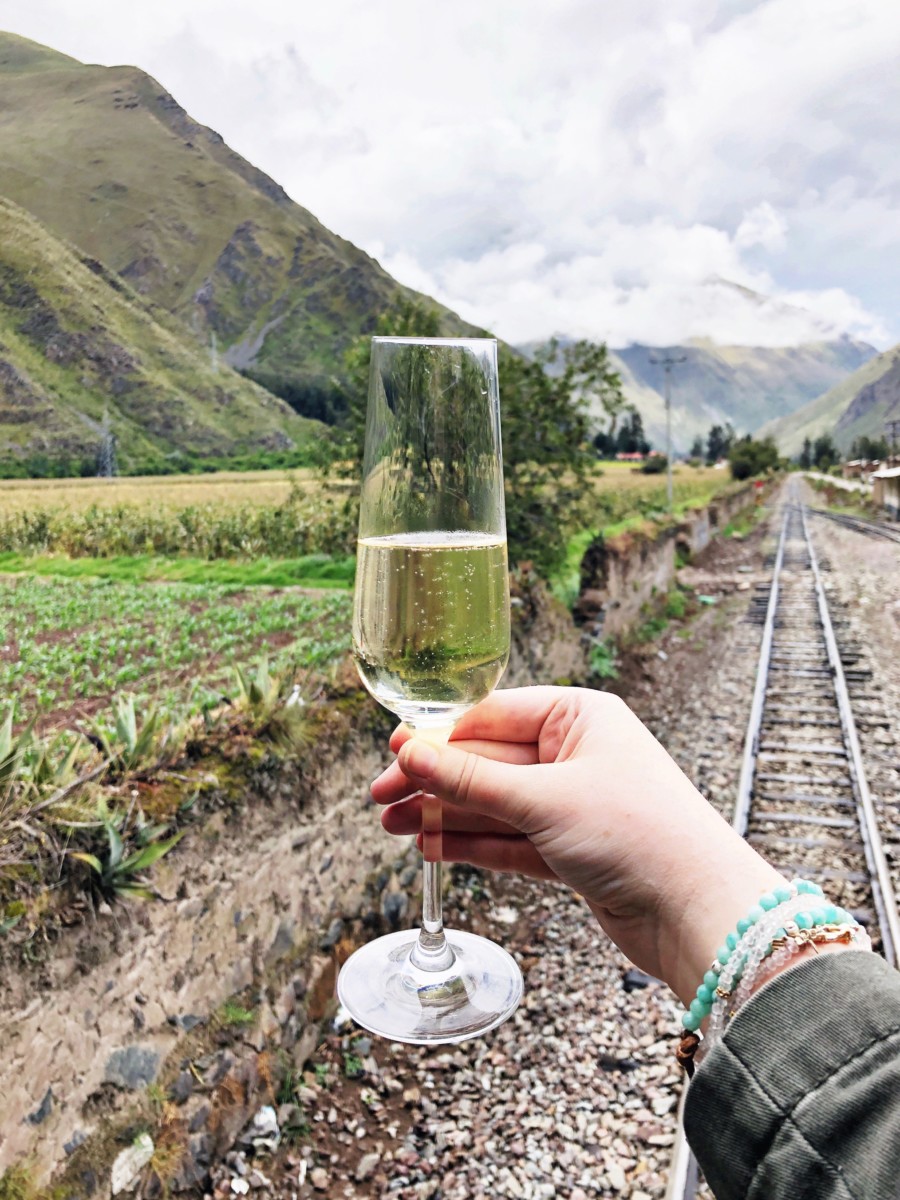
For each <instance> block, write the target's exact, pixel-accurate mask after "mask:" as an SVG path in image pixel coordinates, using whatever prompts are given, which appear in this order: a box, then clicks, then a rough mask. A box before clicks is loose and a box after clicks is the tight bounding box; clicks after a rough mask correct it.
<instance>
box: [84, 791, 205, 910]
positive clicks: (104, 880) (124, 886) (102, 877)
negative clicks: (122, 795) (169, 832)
mask: <svg viewBox="0 0 900 1200" xmlns="http://www.w3.org/2000/svg"><path fill="white" fill-rule="evenodd" d="M100 811H105V812H106V816H105V819H104V820H103V828H104V832H105V834H106V841H107V853H106V857H105V859H100V858H99V857H98V856H97V855H96V854H90V853H88V852H87V851H82V850H70V851H69V857H70V858H77V859H78V861H79V862H83V863H87V865H88V866H89V867H90V868H91V871H92V872H93V875H92V879H93V882H94V886H95V887H96V889H97V891H98V892H99V893H100V895H101V896H102V897H103V899H104V900H115V899H118V898H130V899H134V900H153V899H155V898H158V896H159V893H158V892H157V891H155V890H154V888H152V887H151V886H150V884H149V883H148V882H147V880H146V879H143V878H142V877H141V872H142V871H146V870H147V869H148V868H149V867H152V866H153V864H154V863H157V862H159V860H160V859H161V858H162V857H163V856H164V855H166V854H168V853H169V851H170V850H171V849H172V847H173V846H176V845H177V844H178V843H179V842H180V841H181V839H182V837H184V831H183V830H182V832H181V833H176V834H175V836H174V837H170V838H167V839H165V840H156V841H147V842H146V843H145V844H144V845H140V846H138V848H137V849H136V850H134V851H132V853H131V854H127V855H126V853H125V840H124V838H123V837H122V834H121V833H120V827H121V824H122V818H121V817H116V816H112V815H110V814H109V812H108V810H106V807H105V802H104V804H103V808H102V810H100ZM152 828H153V830H154V831H156V830H159V829H162V830H164V829H165V826H154V827H152ZM145 836H146V833H145Z"/></svg>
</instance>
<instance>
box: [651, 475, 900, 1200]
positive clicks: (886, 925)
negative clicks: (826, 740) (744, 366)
mask: <svg viewBox="0 0 900 1200" xmlns="http://www.w3.org/2000/svg"><path fill="white" fill-rule="evenodd" d="M797 509H799V512H800V518H801V523H802V528H803V536H804V540H805V543H806V548H807V550H808V552H809V561H810V567H811V569H812V573H813V579H814V583H815V594H816V607H817V611H818V615H819V620H820V623H821V626H822V633H823V637H824V641H825V646H826V651H827V656H828V664H829V669H830V672H831V675H832V680H833V685H834V694H835V700H836V702H837V705H838V710H839V716H840V721H841V731H842V734H843V740H844V744H845V746H846V749H847V752H848V765H849V772H848V773H849V777H850V783H851V787H852V790H853V794H854V797H855V799H856V807H857V817H858V823H859V827H860V834H861V836H862V841H863V849H864V852H865V857H866V865H867V868H868V872H869V883H870V885H871V888H872V896H873V903H874V906H875V915H876V918H877V921H878V925H879V928H880V931H881V940H882V949H883V953H884V956H885V958H886V959H887V961H888V962H889V963H890V964H891V965H892V966H894V967H897V966H898V965H900V963H898V953H900V914H898V911H897V901H896V898H895V896H894V891H893V887H892V885H891V881H890V872H889V869H888V865H887V860H886V858H885V855H884V850H883V848H882V845H881V838H880V835H879V833H878V823H877V817H876V814H875V809H874V805H873V803H872V797H871V793H870V792H869V787H868V782H867V780H866V774H865V768H864V766H863V761H862V751H861V748H860V744H859V737H858V734H857V731H856V723H855V720H854V717H853V710H852V706H851V702H850V694H849V691H848V688H847V680H846V675H845V673H844V668H843V663H842V661H841V656H840V651H839V649H838V646H837V639H836V638H835V634H834V627H833V625H832V621H831V616H830V613H829V611H828V599H827V596H826V594H825V588H824V585H823V582H822V576H821V572H820V569H819V564H818V559H817V557H816V553H815V548H814V546H813V542H812V537H811V536H810V532H809V526H808V523H807V519H806V506H805V505H803V504H802V503H798V502H797V501H796V493H795V491H794V489H791V496H790V499H789V501H788V504H787V505H785V509H784V517H783V519H782V525H781V533H780V536H779V539H778V550H777V553H776V556H775V564H774V567H773V571H772V585H771V590H770V592H769V602H768V605H767V606H766V619H765V625H764V628H763V636H762V641H761V645H760V653H759V662H758V666H757V675H756V682H755V685H754V690H753V700H752V703H751V706H750V715H749V717H748V720H747V733H746V736H745V740H744V753H743V759H742V762H741V774H740V780H739V783H738V793H737V798H736V800H735V806H734V813H733V816H732V826H733V827H734V829H735V830H736V831H737V832H738V833H740V834H741V836H744V835H745V833H746V830H747V826H748V823H749V817H750V808H751V800H752V797H753V784H754V777H755V774H756V766H757V758H758V754H759V745H760V731H761V728H762V718H763V711H764V709H765V698H766V690H767V686H768V677H769V666H770V662H771V657H772V643H773V640H774V631H775V618H776V613H777V607H778V599H779V591H780V581H781V571H782V567H783V565H784V549H785V542H786V539H787V530H788V523H789V521H790V517H791V513H792V511H796V510H797ZM812 511H814V512H818V510H812ZM821 515H825V516H830V515H831V514H826V513H823V514H821ZM898 540H900V538H898ZM687 1092H688V1088H687V1087H685V1088H684V1090H683V1091H682V1095H681V1100H680V1103H679V1106H678V1128H677V1133H676V1138H675V1145H674V1147H673V1152H672V1158H671V1161H670V1167H669V1178H668V1184H667V1187H666V1195H665V1200H691V1198H692V1197H694V1196H695V1195H696V1192H697V1187H698V1184H699V1171H698V1166H697V1161H696V1159H695V1158H694V1155H693V1153H692V1151H691V1149H690V1147H689V1145H688V1143H687V1139H686V1137H685V1134H684V1121H683V1116H684V1107H685V1102H686V1098H687Z"/></svg>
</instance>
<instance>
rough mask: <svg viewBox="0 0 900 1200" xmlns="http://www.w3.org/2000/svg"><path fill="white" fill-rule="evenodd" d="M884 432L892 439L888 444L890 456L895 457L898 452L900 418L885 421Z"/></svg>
mask: <svg viewBox="0 0 900 1200" xmlns="http://www.w3.org/2000/svg"><path fill="white" fill-rule="evenodd" d="M884 432H885V434H886V435H887V437H888V438H889V439H890V445H889V446H888V456H889V458H893V457H894V455H895V454H896V452H897V437H898V435H900V420H896V419H894V420H892V421H885V423H884Z"/></svg>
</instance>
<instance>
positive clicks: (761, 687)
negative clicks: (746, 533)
mask: <svg viewBox="0 0 900 1200" xmlns="http://www.w3.org/2000/svg"><path fill="white" fill-rule="evenodd" d="M789 518H790V509H789V508H788V507H787V506H786V507H785V510H784V518H783V520H782V522H781V536H780V537H779V539H778V550H777V552H776V554H775V566H774V567H773V569H772V587H771V590H770V592H769V603H768V605H767V606H766V622H765V625H764V626H763V635H762V642H761V644H760V648H759V666H758V667H757V668H756V686H755V687H754V689H753V701H752V703H751V705H750V716H749V717H748V718H747V733H746V736H745V738H744V757H743V760H742V761H741V775H740V779H739V780H738V790H737V798H736V800H735V802H734V812H733V813H732V817H731V824H732V827H733V828H734V829H736V830H737V832H738V833H739V834H740V835H741V837H743V836H744V834H745V833H746V832H747V822H748V820H749V817H750V798H751V796H752V795H753V777H754V775H755V774H756V759H757V755H758V754H759V731H760V729H761V728H762V716H763V709H764V707H765V703H766V688H767V687H768V683H769V663H770V661H771V659H772V640H773V638H774V636H775V612H776V610H777V608H778V594H779V590H780V585H781V568H782V565H783V563H784V543H785V540H786V538H787V527H788V520H789Z"/></svg>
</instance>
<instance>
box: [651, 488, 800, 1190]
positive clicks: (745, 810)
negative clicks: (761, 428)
mask: <svg viewBox="0 0 900 1200" xmlns="http://www.w3.org/2000/svg"><path fill="white" fill-rule="evenodd" d="M790 513H791V510H790V507H789V506H788V505H785V508H784V517H783V518H782V521H781V533H780V534H779V537H778V549H777V551H776V553H775V564H774V566H773V568H772V585H771V587H770V589H769V602H768V604H767V605H766V620H765V624H764V626H763V635H762V641H761V643H760V650H759V663H758V666H757V668H756V684H755V686H754V688H753V700H752V702H751V705H750V716H749V717H748V718H747V733H746V735H745V737H744V756H743V759H742V761H741V775H740V780H739V782H738V792H737V799H736V800H735V804H734V812H733V814H732V818H731V824H732V827H733V828H734V829H735V830H737V832H738V833H739V834H740V835H741V837H743V836H744V834H745V832H746V830H747V821H748V818H749V815H750V798H751V796H752V794H753V776H754V774H755V772H756V758H757V755H758V753H759V732H760V728H761V726H762V715H763V708H764V707H765V699H766V685H767V683H768V678H769V663H770V661H771V658H772V641H773V638H774V636H775V612H776V609H777V608H778V592H779V587H780V579H781V568H782V566H783V564H784V544H785V541H786V539H787V527H788V521H789V519H790ZM687 1093H688V1088H687V1086H685V1087H684V1089H683V1090H682V1093H681V1100H680V1102H679V1105H678V1129H677V1132H676V1134H675V1145H674V1147H673V1151H672V1159H671V1163H670V1166H669V1180H668V1184H667V1186H666V1196H665V1200H688V1198H689V1197H691V1196H694V1195H695V1194H696V1191H697V1186H698V1183H699V1171H698V1167H697V1160H696V1158H694V1154H693V1151H692V1150H691V1148H690V1146H689V1145H688V1141H687V1138H686V1137H685V1133H684V1105H685V1101H686V1099H687Z"/></svg>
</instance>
